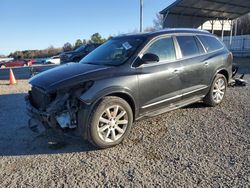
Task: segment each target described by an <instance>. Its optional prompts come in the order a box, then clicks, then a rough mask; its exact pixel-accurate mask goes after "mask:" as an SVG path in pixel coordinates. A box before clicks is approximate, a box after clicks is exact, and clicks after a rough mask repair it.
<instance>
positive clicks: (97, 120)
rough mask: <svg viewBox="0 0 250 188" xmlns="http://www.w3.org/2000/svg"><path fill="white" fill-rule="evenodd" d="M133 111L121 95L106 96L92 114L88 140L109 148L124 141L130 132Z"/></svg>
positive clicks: (100, 146)
mask: <svg viewBox="0 0 250 188" xmlns="http://www.w3.org/2000/svg"><path fill="white" fill-rule="evenodd" d="M132 123H133V112H132V109H131V107H130V105H129V104H128V103H127V102H126V101H125V100H123V99H121V98H119V97H111V96H110V97H104V98H103V99H102V101H101V102H100V103H98V104H97V105H96V106H95V108H94V110H93V111H92V113H91V116H90V122H89V126H88V133H89V134H88V140H89V141H90V142H91V143H92V144H94V145H95V146H96V147H98V148H108V147H112V146H115V145H117V144H119V143H121V142H122V140H123V139H124V138H125V137H127V135H128V134H129V132H130V129H131V126H132Z"/></svg>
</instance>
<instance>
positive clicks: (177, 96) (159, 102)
mask: <svg viewBox="0 0 250 188" xmlns="http://www.w3.org/2000/svg"><path fill="white" fill-rule="evenodd" d="M181 96H182V95H176V96H174V97H171V98H168V99H164V100H161V101H158V102H155V103H151V104H148V105H146V106H143V107H142V108H148V107H150V106H154V105H157V104H161V103H164V102H167V101H170V100H173V99H177V98H179V97H181Z"/></svg>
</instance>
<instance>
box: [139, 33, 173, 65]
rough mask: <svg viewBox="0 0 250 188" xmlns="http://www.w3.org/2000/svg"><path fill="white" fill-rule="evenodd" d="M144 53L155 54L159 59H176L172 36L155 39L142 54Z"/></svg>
mask: <svg viewBox="0 0 250 188" xmlns="http://www.w3.org/2000/svg"><path fill="white" fill-rule="evenodd" d="M146 53H152V54H155V55H157V56H158V57H159V59H160V61H171V60H175V59H176V55H175V47H174V43H173V39H172V38H163V39H159V40H157V41H155V42H154V43H153V44H151V46H150V47H149V48H148V49H147V50H146V52H145V53H144V54H146Z"/></svg>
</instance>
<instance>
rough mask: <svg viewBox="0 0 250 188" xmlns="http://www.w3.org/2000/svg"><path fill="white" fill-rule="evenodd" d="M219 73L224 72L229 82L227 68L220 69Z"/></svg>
mask: <svg viewBox="0 0 250 188" xmlns="http://www.w3.org/2000/svg"><path fill="white" fill-rule="evenodd" d="M217 74H222V75H224V76H225V77H226V79H227V83H228V82H229V73H228V72H227V70H226V69H220V70H219V71H217Z"/></svg>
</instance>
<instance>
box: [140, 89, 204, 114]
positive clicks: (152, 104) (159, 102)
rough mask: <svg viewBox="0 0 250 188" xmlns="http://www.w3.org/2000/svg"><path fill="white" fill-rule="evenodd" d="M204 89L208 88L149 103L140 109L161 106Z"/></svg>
mask: <svg viewBox="0 0 250 188" xmlns="http://www.w3.org/2000/svg"><path fill="white" fill-rule="evenodd" d="M206 88H208V86H204V87H202V88H199V89H195V90H193V91H189V92H187V93H184V94H182V95H176V96H174V97H171V98H168V99H164V100H161V101H158V102H155V103H151V104H148V105H146V106H143V107H142V108H143V109H144V108H148V107H151V106H154V105H157V104H161V103H164V102H167V101H170V100H173V99H177V98H180V97H183V96H185V95H189V94H191V93H195V92H197V91H200V90H203V89H206Z"/></svg>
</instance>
